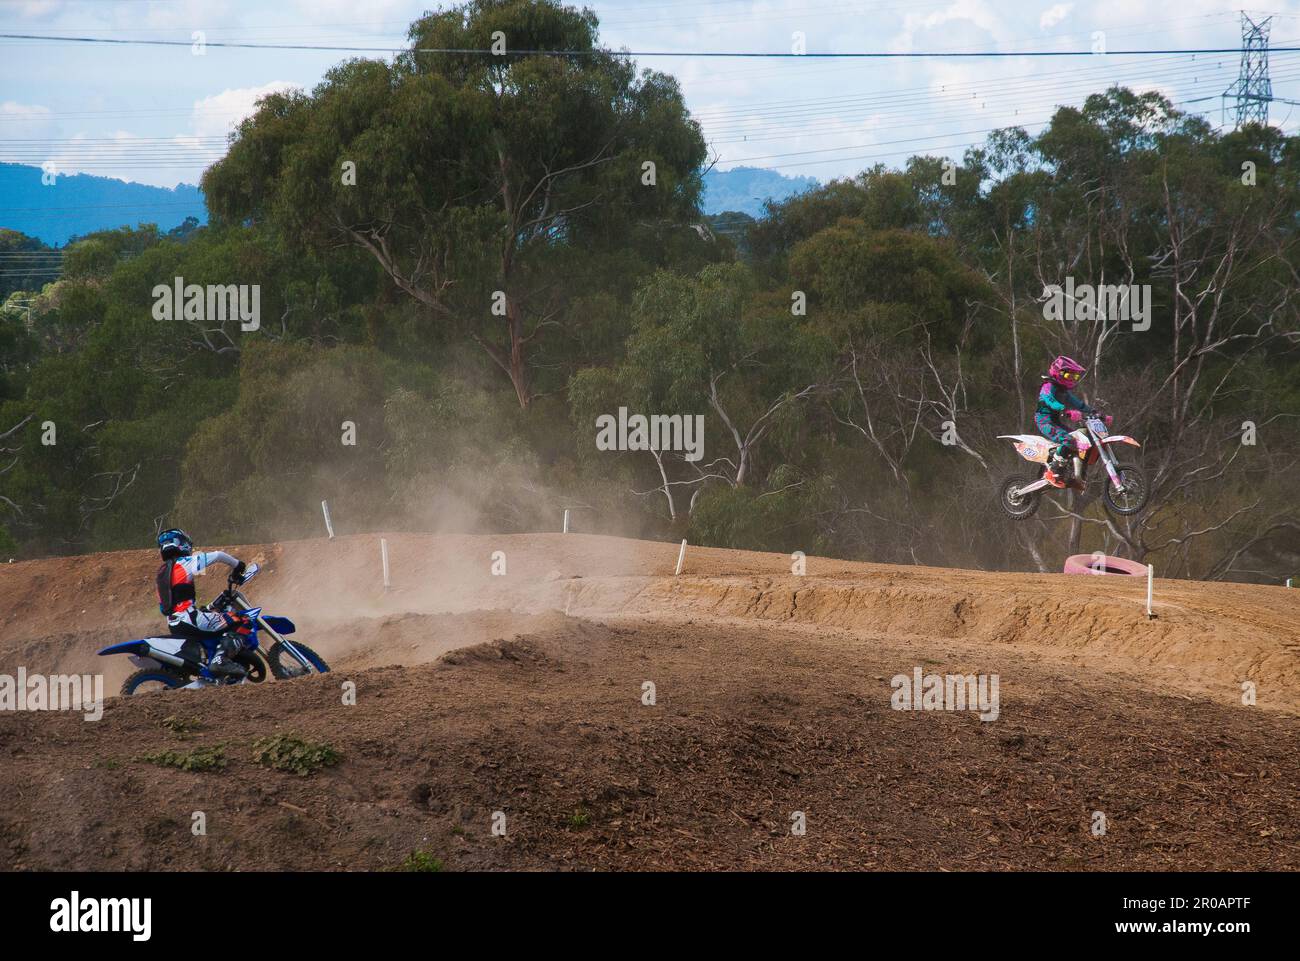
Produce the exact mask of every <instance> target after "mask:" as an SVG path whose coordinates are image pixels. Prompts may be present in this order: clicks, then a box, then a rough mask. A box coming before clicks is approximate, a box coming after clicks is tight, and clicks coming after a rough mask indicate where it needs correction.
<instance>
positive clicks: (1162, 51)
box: [0, 33, 1300, 60]
mask: <svg viewBox="0 0 1300 961" xmlns="http://www.w3.org/2000/svg"><path fill="white" fill-rule="evenodd" d="M0 40H44V41H51V42H58V43H101V44H113V45H118V46H151V47H193V46H194V42H193V41H191V40H158V39H148V38H119V37H68V36H49V35H43V34H34V33H0ZM203 46H204V47H230V48H234V49H239V50H307V51H311V50H316V51H322V52H326V53H407V52H410V53H427V54H460V55H467V56H468V55H474V56H484V57H497V56H501V54H498V53H495V52H494V51H492V50H490V49H481V48H478V47H411V48H408V47H356V46H335V45H316V44H306V43H252V42H248V41H234V40H212V41H207V42H205V43H204V44H203ZM1240 52H1241V48H1240V47H1187V48H1183V49H1177V48H1173V47H1163V48H1156V47H1153V48H1140V49H1131V50H1108V51H1106V52H1105V54H1104V56H1113V57H1165V56H1179V55H1184V56H1191V55H1201V54H1212V53H1214V54H1221V53H1240ZM1270 52H1271V53H1300V47H1274V48H1272V50H1271V51H1270ZM506 55H508V56H539V57H604V56H614V57H726V58H756V59H772V60H784V59H789V60H829V59H833V60H924V59H947V58H957V59H959V58H967V59H970V58H975V59H979V58H1012V57H1096V56H1102V55H1103V54H1099V53H1096V52H1094V51H1092V50H944V51H937V50H936V51H925V50H903V51H884V50H864V51H849V52H838V53H837V52H822V53H818V52H809V53H787V52H775V53H774V52H770V51H755V50H747V51H737V50H606V49H603V48H596V49H592V50H508V51H507V52H506Z"/></svg>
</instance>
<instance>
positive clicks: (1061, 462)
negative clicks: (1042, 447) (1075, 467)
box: [1046, 444, 1070, 487]
mask: <svg viewBox="0 0 1300 961" xmlns="http://www.w3.org/2000/svg"><path fill="white" fill-rule="evenodd" d="M1069 477H1070V462H1069V461H1068V460H1066V457H1065V445H1064V444H1062V445H1061V446H1060V447H1057V448H1055V449H1054V450H1053V451H1052V452H1051V454H1049V455H1048V457H1047V475H1046V479H1047V483H1049V484H1051V485H1052V486H1053V487H1064V486H1066V484H1067V483H1068V481H1069Z"/></svg>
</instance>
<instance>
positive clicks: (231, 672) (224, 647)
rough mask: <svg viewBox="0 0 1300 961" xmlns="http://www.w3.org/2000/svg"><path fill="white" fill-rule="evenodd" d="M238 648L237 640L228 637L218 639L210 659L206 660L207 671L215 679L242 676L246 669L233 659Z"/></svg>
mask: <svg viewBox="0 0 1300 961" xmlns="http://www.w3.org/2000/svg"><path fill="white" fill-rule="evenodd" d="M239 648H240V644H239V642H238V641H233V640H231V639H230V638H225V637H223V638H222V639H221V640H220V641H218V642H217V652H216V653H215V654H214V655H213V656H212V660H210V661H208V673H209V674H211V675H212V676H213V677H215V678H216V679H217V680H226V679H227V678H240V677H244V676H245V675H246V674H247V673H248V671H246V670H245V669H244V668H243V666H242V665H241V664H239V663H238V662H236V661H235V660H234V656H235V654H237V653H238V652H239Z"/></svg>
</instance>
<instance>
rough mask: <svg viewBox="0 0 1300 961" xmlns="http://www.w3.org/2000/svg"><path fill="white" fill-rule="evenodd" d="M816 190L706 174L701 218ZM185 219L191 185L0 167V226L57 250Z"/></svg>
mask: <svg viewBox="0 0 1300 961" xmlns="http://www.w3.org/2000/svg"><path fill="white" fill-rule="evenodd" d="M815 186H817V181H816V180H815V179H814V178H812V177H786V176H784V175H783V174H779V173H777V172H776V171H775V170H764V169H762V168H760V167H734V168H732V169H731V170H710V171H709V172H708V173H707V174H705V175H704V201H703V203H704V212H705V213H706V214H720V213H722V212H723V211H726V210H738V211H743V212H744V213H747V214H749V215H750V216H752V217H759V216H761V215H762V213H763V201H764V200H767V199H769V198H770V199H772V200H784V199H785V198H786V197H789V196H791V195H792V194H797V193H800V192H802V191H804V190H807V189H809V188H810V187H815ZM186 217H196V218H198V220H199V223H207V220H208V213H207V208H206V207H205V205H204V202H203V192H202V191H201V190H199V188H198V187H194V186H191V185H190V184H180V185H178V186H177V187H175V188H174V189H171V190H169V189H167V188H166V187H150V186H148V185H147V184H137V183H127V182H125V181H121V180H114V179H113V178H111V177H96V176H93V175H91V174H75V175H73V176H63V175H60V176H59V177H58V178H57V179H56V180H55V182H54V184H53V185H52V186H46V185H45V184H43V183H42V182H41V169H40V168H39V167H30V166H27V165H25V164H9V163H0V227H7V228H9V229H10V230H17V231H20V232H21V233H24V234H26V235H27V236H29V237H37V238H39V239H41V240H42V241H44V242H45V243H47V244H50V245H51V246H62V245H63V244H66V243H67V242H68V239H69V238H71V237H81V236H85V235H86V234H89V233H94V232H95V231H96V230H111V229H113V228H115V227H122V226H131V227H134V226H136V225H137V224H142V223H152V224H157V225H158V227H159V228H160V229H162V230H164V231H167V230H170V229H172V228H173V227H176V226H179V225H180V224H181V223H183V222H184V221H185V218H186Z"/></svg>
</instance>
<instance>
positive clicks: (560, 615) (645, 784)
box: [0, 535, 1300, 870]
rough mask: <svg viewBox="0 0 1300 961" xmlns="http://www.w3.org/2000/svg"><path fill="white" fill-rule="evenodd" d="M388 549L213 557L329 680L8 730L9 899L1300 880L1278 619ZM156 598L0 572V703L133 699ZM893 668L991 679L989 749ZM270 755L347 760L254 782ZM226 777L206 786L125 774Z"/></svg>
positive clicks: (764, 557)
mask: <svg viewBox="0 0 1300 961" xmlns="http://www.w3.org/2000/svg"><path fill="white" fill-rule="evenodd" d="M389 540H390V546H391V552H392V561H393V587H394V589H393V590H392V591H390V592H388V593H385V592H384V591H383V590H382V587H381V583H380V566H379V552H378V540H377V538H376V537H371V536H365V537H354V538H340V539H337V540H335V541H333V542H324V541H307V542H293V543H287V544H283V545H276V546H269V547H264V548H260V549H259V548H239V549H238V550H237V551H236V553H238V554H239V555H240V556H242V557H253V556H255V555H258V556H260V557H261V559H263V560H264V561H265V562H266V564H267V572H266V574H265V575H264V576H263V577H261V578H259V580H258V581H256V582H254V584H253V585H252V587H251V589H250V594H251V595H252V596H253V597H254V599H255V600H256V601H258V602H260V603H264V604H265V605H266V607H267V608H268V610H270V611H273V612H278V613H286V614H290V615H291V616H293V617H294V618H295V620H297V622H298V624H299V628H300V636H302V637H303V638H304V639H306V640H308V641H309V642H310V643H312V644H313V645H314V646H315V647H317V649H318V650H319V651H320V652H321V653H322V654H324V655H325V656H326V657H327V658H328V659H329V660H330V661H331V664H332V666H333V667H334V668H335V671H334V672H333V673H332V674H331V675H329V676H326V677H319V678H311V679H306V680H303V681H296V682H293V683H288V684H285V683H278V684H277V683H270V684H265V685H262V686H260V687H256V688H253V687H243V688H238V689H228V690H223V691H204V692H175V693H169V694H160V695H150V696H144V697H138V698H134V699H131V700H129V701H127V700H119V699H114V700H113V701H110V703H109V704H108V705H107V707H106V710H105V715H104V719H103V720H102V721H100V722H98V723H86V722H83V721H82V720H81V719H80V717H79V716H77V715H59V714H16V715H15V714H11V713H7V712H5V713H0V759H2V763H0V867H26V868H71V867H87V868H92V869H94V868H104V869H109V868H182V869H183V868H190V869H194V868H198V869H222V870H230V869H259V868H260V869H266V868H346V869H362V868H368V869H373V868H382V867H388V866H392V865H395V864H397V863H399V862H401V860H402V859H403V857H404V856H405V855H406V854H407V853H409V852H410V851H411V850H413V849H417V848H418V849H422V850H428V851H431V852H432V853H434V854H435V855H436V856H438V857H439V858H441V859H442V860H443V861H444V862H445V863H446V864H447V865H448V867H452V868H495V867H501V868H504V867H519V868H539V869H548V868H570V867H572V868H655V867H671V868H751V867H772V868H793V869H801V868H829V867H839V868H844V867H861V868H921V869H934V868H947V869H980V868H1000V867H1014V868H1052V867H1061V868H1097V869H1119V868H1147V867H1150V868H1232V869H1264V868H1274V869H1296V868H1297V867H1300V761H1298V760H1297V758H1296V756H1295V755H1296V752H1295V750H1294V746H1295V744H1296V743H1297V740H1298V739H1297V734H1300V718H1298V717H1297V715H1298V714H1300V631H1298V630H1297V628H1296V626H1295V625H1297V624H1300V592H1288V591H1286V590H1285V589H1282V588H1266V587H1257V586H1247V585H1219V584H1214V585H1206V584H1192V583H1187V582H1165V581H1158V582H1157V585H1156V601H1157V604H1156V611H1157V613H1158V614H1159V617H1158V618H1157V619H1156V620H1154V621H1147V620H1146V618H1145V616H1144V614H1143V609H1144V608H1143V604H1144V585H1142V584H1138V583H1129V582H1127V581H1124V580H1121V579H1118V578H1082V577H1066V576H1064V575H1061V576H1025V575H999V574H985V573H977V572H967V571H952V570H941V569H928V568H915V567H908V568H900V567H888V566H882V565H866V564H850V563H846V562H841V561H833V560H825V559H819V558H809V559H808V562H807V564H808V566H807V576H804V577H795V576H791V575H790V559H789V558H788V557H785V556H783V555H771V554H755V553H745V552H736V551H723V550H705V549H692V550H691V552H690V553H689V554H688V557H687V564H686V569H685V572H684V573H683V575H682V576H681V577H679V578H673V577H672V576H671V575H672V570H673V565H674V563H675V561H676V556H677V549H676V545H670V544H650V543H645V542H637V541H627V540H620V539H615V538H604V537H589V536H583V535H567V536H562V535H517V536H502V537H428V536H420V535H392V536H390V538H389ZM498 550H499V551H503V552H504V554H505V559H506V564H507V572H506V575H505V576H502V577H493V576H490V574H489V568H490V565H491V554H492V552H493V551H498ZM156 565H157V562H156V560H155V559H154V555H153V554H152V553H150V552H143V551H141V552H125V553H118V554H106V555H98V556H96V557H94V558H81V559H60V560H50V561H33V562H27V563H23V564H15V565H5V566H0V674H3V673H8V674H13V673H15V671H16V670H17V668H18V667H19V666H23V667H25V668H26V669H27V671H28V672H38V671H39V672H45V673H55V672H82V671H92V670H94V671H105V672H106V673H107V675H108V677H107V683H108V690H109V692H110V693H111V692H113V691H115V689H116V686H117V684H118V683H120V680H121V678H122V677H123V676H124V675H125V674H126V672H127V671H128V670H129V669H130V668H129V665H128V664H127V663H126V660H125V658H114V659H100V658H96V657H95V656H94V650H95V649H97V648H98V647H99V646H102V645H103V644H106V643H109V642H112V641H115V640H121V639H124V638H126V637H129V636H143V635H144V634H147V633H149V632H151V631H154V630H156V629H157V627H158V624H159V621H158V618H157V614H156V608H155V607H153V605H152V602H151V598H150V592H151V584H152V575H153V571H154V569H155V568H156ZM219 586H220V585H219V584H217V583H216V582H215V579H214V580H213V581H212V582H204V581H201V582H200V596H201V597H209V596H211V595H212V594H213V593H215V592H216V591H217V590H218V589H219ZM566 611H567V613H566ZM449 652H450V653H449ZM397 665H405V666H406V669H405V670H401V669H398V667H397ZM916 667H920V668H921V669H922V670H923V671H924V672H927V673H930V672H933V673H940V674H944V673H961V674H970V673H975V674H997V675H998V676H999V677H1000V681H1001V686H1000V697H1001V704H1000V715H999V717H998V719H997V720H996V721H991V722H982V721H980V720H979V718H978V717H977V716H976V715H975V714H973V713H970V712H962V711H957V712H942V711H925V712H901V711H895V710H891V707H890V695H891V693H892V690H891V687H890V678H892V677H893V676H894V675H896V674H906V675H910V674H911V673H912V671H913V669H914V668H916ZM345 680H352V681H355V682H356V684H357V704H356V706H344V705H343V704H342V703H341V697H340V684H341V682H343V681H345ZM646 681H650V682H653V684H654V685H655V688H656V694H657V703H656V704H655V705H653V706H647V705H645V704H643V703H642V691H643V688H642V685H643V683H644V682H646ZM1244 681H1252V682H1254V684H1255V685H1256V687H1257V698H1258V703H1257V705H1256V706H1253V707H1246V706H1243V705H1242V703H1241V686H1242V683H1243V682H1244ZM173 716H182V717H184V718H186V719H193V720H196V721H197V722H198V723H199V725H200V726H199V729H198V730H197V731H196V732H194V733H193V734H190V735H188V736H184V737H182V736H180V735H176V734H173V733H171V732H170V731H169V730H167V729H166V728H164V727H163V724H162V722H163V721H164V719H166V718H168V717H173ZM276 731H283V732H291V733H293V734H296V735H300V736H304V737H309V738H313V739H316V740H322V741H327V742H329V743H330V744H332V745H333V746H335V747H336V748H337V749H338V750H340V751H341V752H342V754H343V757H344V760H343V762H342V763H341V764H340V765H339V766H338V767H336V768H333V769H330V770H326V771H323V772H321V773H319V774H317V775H314V776H313V777H310V778H296V777H293V776H290V775H286V774H282V773H279V772H275V771H267V770H265V769H263V768H260V767H258V766H256V765H254V764H252V763H251V761H250V760H249V753H250V747H249V745H250V744H251V742H252V740H253V739H254V738H255V737H257V736H259V735H261V734H265V733H272V732H276ZM216 743H225V744H226V752H227V754H228V756H229V757H230V759H231V763H230V766H229V767H228V768H227V769H226V770H224V771H221V772H216V773H203V774H199V773H184V772H179V771H174V770H169V769H163V768H158V767H155V766H153V765H149V764H145V763H142V762H140V761H137V760H134V758H136V757H137V756H138V755H140V754H143V753H147V752H150V751H156V750H159V749H165V748H176V749H178V750H190V749H191V748H193V747H195V746H204V745H211V744H216ZM196 810H202V811H204V812H206V814H207V818H208V835H207V836H206V837H198V838H196V837H193V836H192V835H191V833H190V830H189V826H190V818H191V814H192V813H193V812H194V811H196ZM494 811H504V812H505V815H506V835H505V837H495V836H493V835H492V834H491V831H490V828H491V825H492V821H491V818H492V813H493V812H494ZM794 811H804V812H806V816H807V824H808V830H807V834H806V835H805V836H803V837H797V836H793V835H792V834H791V832H790V824H791V821H790V816H791V813H792V812H794ZM1094 811H1102V812H1104V813H1105V815H1106V817H1107V820H1108V833H1107V834H1106V836H1105V837H1103V838H1097V837H1093V836H1092V835H1091V834H1090V832H1089V826H1090V819H1091V818H1092V816H1093V812H1094Z"/></svg>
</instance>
